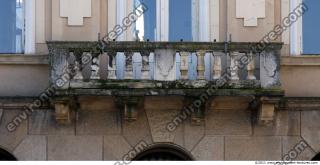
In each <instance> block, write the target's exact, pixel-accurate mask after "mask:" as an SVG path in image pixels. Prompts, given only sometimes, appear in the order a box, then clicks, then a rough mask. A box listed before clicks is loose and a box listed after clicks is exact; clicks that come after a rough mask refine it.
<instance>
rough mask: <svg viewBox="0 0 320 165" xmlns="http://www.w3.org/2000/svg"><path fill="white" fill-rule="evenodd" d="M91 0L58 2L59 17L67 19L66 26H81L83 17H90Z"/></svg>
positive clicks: (63, 0) (64, 0)
mask: <svg viewBox="0 0 320 165" xmlns="http://www.w3.org/2000/svg"><path fill="white" fill-rule="evenodd" d="M91 4H92V3H91V0H60V17H67V18H68V25H70V26H82V25H83V18H84V17H91Z"/></svg>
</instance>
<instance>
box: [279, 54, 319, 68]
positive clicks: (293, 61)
mask: <svg viewBox="0 0 320 165" xmlns="http://www.w3.org/2000/svg"><path fill="white" fill-rule="evenodd" d="M281 66H320V56H315V55H303V56H283V57H281Z"/></svg>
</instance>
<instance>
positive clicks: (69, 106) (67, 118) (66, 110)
mask: <svg viewBox="0 0 320 165" xmlns="http://www.w3.org/2000/svg"><path fill="white" fill-rule="evenodd" d="M53 104H54V110H55V118H56V121H57V123H58V124H70V123H71V122H72V120H73V118H74V111H75V109H76V102H75V100H74V99H73V98H70V97H67V98H57V99H55V100H54V101H53Z"/></svg>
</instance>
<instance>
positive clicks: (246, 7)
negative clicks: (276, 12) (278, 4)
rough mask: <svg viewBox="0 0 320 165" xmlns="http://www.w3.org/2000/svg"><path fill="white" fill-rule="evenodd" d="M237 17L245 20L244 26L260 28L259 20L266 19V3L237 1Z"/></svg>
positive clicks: (247, 0) (256, 0)
mask: <svg viewBox="0 0 320 165" xmlns="http://www.w3.org/2000/svg"><path fill="white" fill-rule="evenodd" d="M236 17H237V18H243V19H244V26H249V27H250V26H253V27H254V26H258V18H265V17H266V1H265V0H236Z"/></svg>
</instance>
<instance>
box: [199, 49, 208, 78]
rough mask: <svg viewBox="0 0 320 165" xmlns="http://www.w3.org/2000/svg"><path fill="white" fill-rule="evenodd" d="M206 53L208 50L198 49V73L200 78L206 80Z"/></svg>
mask: <svg viewBox="0 0 320 165" xmlns="http://www.w3.org/2000/svg"><path fill="white" fill-rule="evenodd" d="M205 55H206V51H204V50H199V51H197V61H198V65H197V73H198V80H204V79H205V77H204V72H205V65H204V56H205Z"/></svg>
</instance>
